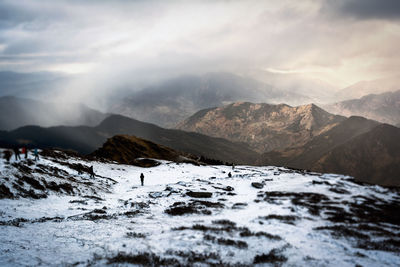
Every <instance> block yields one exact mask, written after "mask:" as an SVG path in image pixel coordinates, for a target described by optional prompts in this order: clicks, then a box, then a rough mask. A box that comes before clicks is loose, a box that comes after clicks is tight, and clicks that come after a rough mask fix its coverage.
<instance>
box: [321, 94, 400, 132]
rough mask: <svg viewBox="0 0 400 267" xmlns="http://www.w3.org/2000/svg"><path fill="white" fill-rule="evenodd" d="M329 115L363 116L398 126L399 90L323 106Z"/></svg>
mask: <svg viewBox="0 0 400 267" xmlns="http://www.w3.org/2000/svg"><path fill="white" fill-rule="evenodd" d="M323 107H324V108H325V109H326V110H328V111H329V112H331V113H334V114H339V115H343V116H363V117H366V118H369V119H373V120H377V121H380V122H384V123H389V124H392V125H400V90H398V91H395V92H387V93H382V94H370V95H367V96H363V97H362V98H359V99H352V100H346V101H342V102H338V103H334V104H330V105H325V106H323Z"/></svg>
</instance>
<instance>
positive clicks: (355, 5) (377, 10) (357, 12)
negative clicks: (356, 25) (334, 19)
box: [322, 0, 400, 20]
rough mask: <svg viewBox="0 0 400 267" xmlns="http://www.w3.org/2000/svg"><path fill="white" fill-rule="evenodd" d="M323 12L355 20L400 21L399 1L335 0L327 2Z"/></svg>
mask: <svg viewBox="0 0 400 267" xmlns="http://www.w3.org/2000/svg"><path fill="white" fill-rule="evenodd" d="M322 10H323V11H325V12H331V13H333V14H335V15H339V16H346V17H351V18H355V19H365V20H367V19H384V20H392V19H395V20H398V19H400V1H399V0H333V1H326V2H325V4H324V5H323V8H322Z"/></svg>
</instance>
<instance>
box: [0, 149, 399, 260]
mask: <svg viewBox="0 0 400 267" xmlns="http://www.w3.org/2000/svg"><path fill="white" fill-rule="evenodd" d="M30 157H31V155H30ZM160 163H161V164H160V165H159V166H157V167H153V168H141V167H137V166H131V165H119V164H111V163H104V162H98V161H88V160H87V159H82V158H79V157H74V156H71V155H68V154H64V153H62V152H57V151H53V152H51V153H49V152H48V153H46V154H43V155H41V159H40V160H39V161H38V162H32V161H25V160H22V161H18V162H15V161H14V159H12V160H11V163H10V164H7V163H5V161H4V160H3V159H0V173H1V177H6V178H7V179H4V178H2V179H1V180H0V184H1V185H0V188H2V189H4V188H8V189H9V192H10V193H11V195H6V196H5V195H4V194H1V196H2V198H3V199H0V238H1V240H2V242H1V243H0V265H1V266H10V265H13V266H15V265H18V266H20V265H29V266H34V265H81V266H85V265H91V266H103V265H113V266H121V265H123V266H125V265H145V266H160V265H164V266H178V265H179V266H193V265H196V266H198V265H211V266H216V265H218V266H254V265H257V264H258V265H259V266H264V265H274V266H276V265H289V266H292V265H296V266H297V265H301V266H321V265H323V266H339V265H340V266H357V265H360V266H397V265H398V262H399V261H400V256H399V253H398V251H399V249H400V217H399V213H398V212H397V210H398V207H399V205H400V195H399V193H398V191H395V190H392V189H387V188H383V187H380V186H369V185H363V184H359V183H355V182H354V180H353V179H351V178H350V177H346V176H340V175H329V174H319V173H308V172H299V171H294V170H291V169H286V168H278V167H249V166H236V168H235V169H234V170H232V169H231V167H228V166H194V165H192V164H176V163H173V162H168V161H160ZM88 166H93V167H94V171H95V173H96V177H95V178H94V179H91V178H90V177H89V175H88V173H86V172H85V171H82V169H84V168H85V167H88ZM228 172H231V173H232V174H233V175H232V177H229V175H228ZM140 173H144V176H145V185H144V186H140V181H139V175H140ZM64 184H67V185H64ZM256 187H257V188H256ZM1 192H3V191H1ZM25 192H30V193H28V194H26V193H25ZM199 196H200V198H199ZM4 197H5V198H4ZM35 198H37V199H35ZM72 255H73V256H72Z"/></svg>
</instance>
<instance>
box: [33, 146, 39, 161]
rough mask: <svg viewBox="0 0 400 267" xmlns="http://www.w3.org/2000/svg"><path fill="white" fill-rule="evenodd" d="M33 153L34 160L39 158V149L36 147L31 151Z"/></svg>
mask: <svg viewBox="0 0 400 267" xmlns="http://www.w3.org/2000/svg"><path fill="white" fill-rule="evenodd" d="M33 154H34V155H35V161H37V160H39V151H38V149H37V148H35V150H34V151H33Z"/></svg>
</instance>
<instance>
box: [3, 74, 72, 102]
mask: <svg viewBox="0 0 400 267" xmlns="http://www.w3.org/2000/svg"><path fill="white" fill-rule="evenodd" d="M70 79H71V76H70V75H67V74H65V73H60V72H50V71H42V72H14V71H0V97H2V96H17V97H23V98H33V99H49V98H50V99H51V98H54V97H56V96H58V95H59V94H60V91H61V90H62V89H64V87H65V84H66V83H67V82H68V81H69V80H70Z"/></svg>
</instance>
